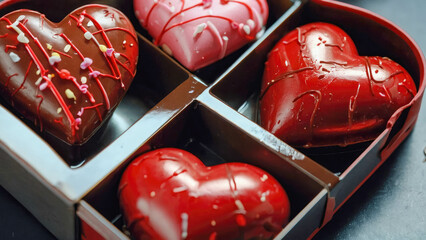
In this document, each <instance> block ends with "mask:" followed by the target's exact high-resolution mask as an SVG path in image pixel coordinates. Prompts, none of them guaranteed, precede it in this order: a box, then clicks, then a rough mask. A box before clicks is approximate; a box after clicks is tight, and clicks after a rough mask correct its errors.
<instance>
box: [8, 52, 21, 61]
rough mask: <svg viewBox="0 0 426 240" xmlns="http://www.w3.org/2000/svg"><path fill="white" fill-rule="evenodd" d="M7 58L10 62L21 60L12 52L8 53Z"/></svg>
mask: <svg viewBox="0 0 426 240" xmlns="http://www.w3.org/2000/svg"><path fill="white" fill-rule="evenodd" d="M9 57H10V59H12V62H15V63H16V62H19V60H21V58H20V57H19V56H18V55H17V54H16V53H14V52H10V53H9Z"/></svg>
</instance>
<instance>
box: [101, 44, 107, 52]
mask: <svg viewBox="0 0 426 240" xmlns="http://www.w3.org/2000/svg"><path fill="white" fill-rule="evenodd" d="M107 49H108V48H107V47H106V46H105V45H103V44H101V45H99V50H101V52H103V53H104V52H106V51H107Z"/></svg>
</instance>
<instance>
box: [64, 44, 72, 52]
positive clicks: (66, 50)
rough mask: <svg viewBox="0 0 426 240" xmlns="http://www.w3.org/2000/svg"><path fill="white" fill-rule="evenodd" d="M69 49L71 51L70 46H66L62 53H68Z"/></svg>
mask: <svg viewBox="0 0 426 240" xmlns="http://www.w3.org/2000/svg"><path fill="white" fill-rule="evenodd" d="M70 49H71V45H69V44H67V45H65V47H64V52H69V50H70Z"/></svg>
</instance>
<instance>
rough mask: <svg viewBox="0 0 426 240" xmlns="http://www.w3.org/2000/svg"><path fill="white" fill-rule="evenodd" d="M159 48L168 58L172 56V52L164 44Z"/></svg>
mask: <svg viewBox="0 0 426 240" xmlns="http://www.w3.org/2000/svg"><path fill="white" fill-rule="evenodd" d="M161 48H162V49H163V50H164V52H166V53H167V54H169V55H170V56H173V52H172V50H171V49H170V48H169V46H167V45H166V44H163V45H161Z"/></svg>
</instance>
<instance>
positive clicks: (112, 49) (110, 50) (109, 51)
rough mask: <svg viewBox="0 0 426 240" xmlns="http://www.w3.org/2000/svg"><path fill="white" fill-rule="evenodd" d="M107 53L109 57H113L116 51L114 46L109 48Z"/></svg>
mask: <svg viewBox="0 0 426 240" xmlns="http://www.w3.org/2000/svg"><path fill="white" fill-rule="evenodd" d="M105 53H106V55H107V56H108V57H112V54H113V53H114V48H107V50H106V52H105Z"/></svg>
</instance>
